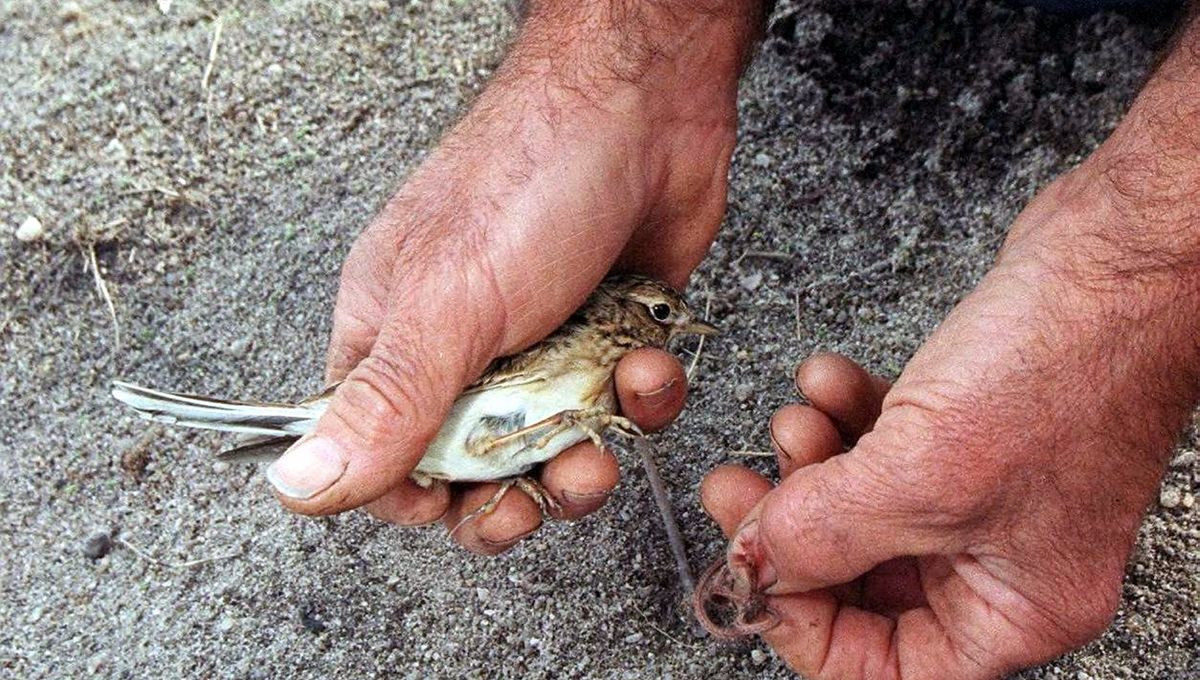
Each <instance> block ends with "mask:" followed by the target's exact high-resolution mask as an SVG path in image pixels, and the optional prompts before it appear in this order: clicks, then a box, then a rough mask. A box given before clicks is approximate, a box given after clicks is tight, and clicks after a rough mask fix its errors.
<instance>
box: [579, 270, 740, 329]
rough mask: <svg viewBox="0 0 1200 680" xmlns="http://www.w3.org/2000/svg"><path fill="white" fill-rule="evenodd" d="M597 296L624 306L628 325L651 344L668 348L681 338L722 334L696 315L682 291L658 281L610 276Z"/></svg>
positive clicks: (628, 276)
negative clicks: (681, 336)
mask: <svg viewBox="0 0 1200 680" xmlns="http://www.w3.org/2000/svg"><path fill="white" fill-rule="evenodd" d="M597 293H600V294H601V295H603V296H606V297H609V298H610V299H611V300H613V301H615V302H616V303H617V304H618V305H619V306H620V307H621V310H622V312H623V314H622V315H621V316H622V317H623V318H624V322H625V324H626V325H628V326H633V327H636V329H637V331H638V335H640V336H642V337H641V339H643V340H644V341H645V342H646V344H648V345H657V346H664V345H666V344H667V341H669V340H670V339H671V338H673V337H676V336H679V335H715V334H716V333H717V332H718V331H717V329H716V327H715V326H713V325H711V324H709V323H707V322H705V321H704V320H702V319H700V318H699V316H698V315H696V314H695V313H693V312H692V310H691V308H689V307H688V304H687V302H685V301H684V299H683V296H682V295H680V294H679V292H678V291H676V290H675V289H674V288H671V287H670V286H668V285H667V284H665V283H663V282H661V281H657V280H655V279H651V278H648V277H645V276H633V275H617V276H610V277H609V278H607V279H605V280H604V282H603V283H601V284H600V287H599V288H598V289H597ZM629 330H634V329H632V328H631V329H629Z"/></svg>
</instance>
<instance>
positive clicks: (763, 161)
mask: <svg viewBox="0 0 1200 680" xmlns="http://www.w3.org/2000/svg"><path fill="white" fill-rule="evenodd" d="M751 163H753V164H754V167H756V168H768V167H771V157H770V156H768V155H767V154H765V153H759V154H756V155H755V156H754V160H753V161H751Z"/></svg>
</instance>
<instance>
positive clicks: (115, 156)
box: [104, 137, 129, 162]
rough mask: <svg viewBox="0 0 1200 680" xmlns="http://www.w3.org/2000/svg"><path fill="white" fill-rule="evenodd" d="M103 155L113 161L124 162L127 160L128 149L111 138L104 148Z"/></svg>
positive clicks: (114, 138) (119, 141) (117, 140)
mask: <svg viewBox="0 0 1200 680" xmlns="http://www.w3.org/2000/svg"><path fill="white" fill-rule="evenodd" d="M104 153H105V154H106V155H107V156H108V157H109V159H110V160H113V161H117V162H120V161H124V160H126V159H128V158H129V149H127V148H125V145H124V144H122V143H121V140H119V139H117V138H116V137H113V138H112V141H110V142H109V143H108V144H106V145H105V146H104Z"/></svg>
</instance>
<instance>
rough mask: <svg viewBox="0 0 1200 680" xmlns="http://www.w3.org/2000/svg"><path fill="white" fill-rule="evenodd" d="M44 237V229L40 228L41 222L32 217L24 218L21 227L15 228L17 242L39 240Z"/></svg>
mask: <svg viewBox="0 0 1200 680" xmlns="http://www.w3.org/2000/svg"><path fill="white" fill-rule="evenodd" d="M45 235H46V228H45V227H43V226H42V221H41V220H39V219H38V218H36V217H34V216H33V215H30V216H29V217H26V218H25V221H24V222H22V223H21V226H19V227H17V240H18V241H21V242H23V243H32V242H34V241H38V240H41V238H42V237H43V236H45Z"/></svg>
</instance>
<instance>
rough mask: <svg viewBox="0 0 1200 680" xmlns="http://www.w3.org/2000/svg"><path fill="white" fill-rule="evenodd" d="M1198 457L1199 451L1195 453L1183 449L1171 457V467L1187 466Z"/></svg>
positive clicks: (1199, 457)
mask: <svg viewBox="0 0 1200 680" xmlns="http://www.w3.org/2000/svg"><path fill="white" fill-rule="evenodd" d="M1198 459H1200V453H1196V452H1195V451H1184V452H1182V453H1180V454H1179V455H1178V456H1175V457H1174V458H1173V459H1171V467H1173V468H1181V467H1187V466H1189V465H1191V464H1192V463H1195V462H1196V461H1197V460H1198Z"/></svg>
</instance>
